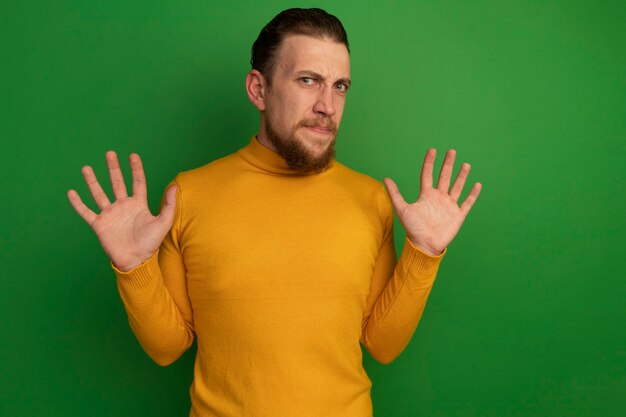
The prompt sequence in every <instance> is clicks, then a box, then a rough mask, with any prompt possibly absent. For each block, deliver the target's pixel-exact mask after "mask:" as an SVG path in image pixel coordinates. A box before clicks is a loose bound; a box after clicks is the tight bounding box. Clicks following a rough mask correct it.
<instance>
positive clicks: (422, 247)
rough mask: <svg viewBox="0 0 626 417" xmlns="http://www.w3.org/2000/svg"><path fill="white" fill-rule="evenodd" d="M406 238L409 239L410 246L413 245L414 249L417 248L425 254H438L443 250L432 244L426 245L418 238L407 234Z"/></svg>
mask: <svg viewBox="0 0 626 417" xmlns="http://www.w3.org/2000/svg"><path fill="white" fill-rule="evenodd" d="M407 238H408V239H409V243H410V244H411V246H413V247H414V248H416V249H419V250H420V251H422V252H424V253H425V254H426V255H429V256H439V255H441V254H442V253H443V251H444V250H445V248H443V249H440V248H437V247H434V246H432V245H428V244H425V243H423V242H420V241H419V240H418V239H414V238H412V237H411V236H407Z"/></svg>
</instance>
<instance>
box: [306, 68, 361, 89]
mask: <svg viewBox="0 0 626 417" xmlns="http://www.w3.org/2000/svg"><path fill="white" fill-rule="evenodd" d="M296 76H297V77H303V76H304V77H311V78H316V79H318V80H322V81H326V77H324V76H323V75H322V74H318V73H317V72H315V71H309V70H304V71H298V72H296ZM335 83H343V84H345V85H346V86H348V87H350V85H351V84H352V81H350V78H340V79H338V80H337V81H335Z"/></svg>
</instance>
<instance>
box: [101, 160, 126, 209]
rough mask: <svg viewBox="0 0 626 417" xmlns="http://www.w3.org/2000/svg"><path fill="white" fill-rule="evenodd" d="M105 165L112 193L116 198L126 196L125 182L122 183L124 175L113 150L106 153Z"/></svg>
mask: <svg viewBox="0 0 626 417" xmlns="http://www.w3.org/2000/svg"><path fill="white" fill-rule="evenodd" d="M106 159H107V166H108V167H109V176H110V177H111V185H112V186H113V195H114V196H115V198H116V199H118V198H123V197H128V193H127V192H126V184H124V176H123V175H122V170H121V168H120V164H119V162H118V161H117V154H116V153H115V152H113V151H108V152H107V153H106Z"/></svg>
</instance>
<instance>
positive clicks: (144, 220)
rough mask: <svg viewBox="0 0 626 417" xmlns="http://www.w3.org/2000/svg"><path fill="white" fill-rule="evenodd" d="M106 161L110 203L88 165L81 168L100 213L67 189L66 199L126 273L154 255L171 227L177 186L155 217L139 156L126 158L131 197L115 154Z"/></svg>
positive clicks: (74, 192) (170, 192) (134, 155)
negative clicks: (110, 186) (130, 175)
mask: <svg viewBox="0 0 626 417" xmlns="http://www.w3.org/2000/svg"><path fill="white" fill-rule="evenodd" d="M106 160H107V166H108V168H109V176H110V177H111V184H112V186H113V194H114V195H115V201H114V202H113V203H111V202H110V201H109V198H108V197H107V195H106V194H105V193H104V191H103V190H102V187H101V186H100V184H99V183H98V180H97V179H96V175H95V174H94V172H93V169H92V168H91V167H90V166H85V167H83V169H82V173H83V177H84V178H85V182H86V183H87V186H88V187H89V191H90V192H91V195H92V196H93V199H94V200H95V202H96V205H97V206H98V207H99V208H100V210H101V211H100V214H96V213H94V212H93V211H91V210H90V209H89V207H87V206H86V205H85V204H84V203H83V202H82V200H81V198H80V196H79V195H78V193H77V192H76V191H75V190H69V191H68V193H67V197H68V198H69V200H70V203H71V204H72V206H73V207H74V209H75V210H76V212H77V213H78V214H79V215H80V217H82V218H83V220H85V221H86V222H87V223H88V224H89V226H91V228H92V229H93V230H94V232H96V235H97V236H98V240H100V243H101V244H102V248H103V249H104V252H105V253H106V254H107V255H108V256H109V258H110V259H111V261H112V262H113V264H114V265H115V266H116V267H117V268H118V269H120V270H121V271H129V270H130V269H132V268H134V267H136V266H139V265H141V264H142V263H143V262H145V261H146V260H148V259H149V258H150V257H152V255H154V253H156V251H157V249H158V248H159V246H160V245H161V242H162V241H163V239H164V238H165V235H166V234H167V232H168V231H169V229H170V228H171V227H172V223H173V221H174V210H175V207H176V186H171V187H170V188H169V189H168V190H167V192H166V194H165V202H164V204H163V207H162V209H161V213H160V214H159V215H158V216H156V217H155V216H153V215H152V214H151V213H150V209H149V208H148V199H147V191H146V177H145V174H144V171H143V166H142V164H141V159H140V158H139V155H137V154H131V155H130V157H129V160H130V166H131V169H132V175H133V195H132V196H130V197H129V196H128V193H127V192H126V185H125V184H124V177H123V176H122V171H121V169H120V165H119V163H118V160H117V155H116V154H115V152H113V151H109V152H107V153H106Z"/></svg>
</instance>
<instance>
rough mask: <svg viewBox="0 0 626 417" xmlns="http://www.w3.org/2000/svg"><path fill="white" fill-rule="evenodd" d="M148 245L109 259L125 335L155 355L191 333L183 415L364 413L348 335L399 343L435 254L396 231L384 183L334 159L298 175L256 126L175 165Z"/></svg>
mask: <svg viewBox="0 0 626 417" xmlns="http://www.w3.org/2000/svg"><path fill="white" fill-rule="evenodd" d="M175 183H176V184H177V185H178V191H177V196H176V198H177V204H176V216H175V219H174V224H173V226H172V228H171V230H170V232H169V234H168V235H167V237H166V238H165V240H164V242H163V244H162V245H161V248H160V249H159V252H158V253H157V254H155V256H153V257H152V258H151V259H149V260H148V261H146V262H145V263H144V264H142V265H140V266H138V267H137V268H135V269H133V270H131V271H129V272H127V273H123V272H121V271H119V270H116V271H115V272H116V275H117V282H118V288H119V291H120V294H121V297H122V300H123V302H124V305H125V307H126V311H127V313H128V320H129V323H130V326H131V328H132V330H133V331H134V333H135V335H136V336H137V339H138V340H139V342H140V343H141V345H142V346H143V348H144V349H145V351H146V352H147V353H148V355H150V357H151V358H152V359H154V361H156V362H157V363H158V364H160V365H168V364H170V363H172V362H174V361H175V360H176V359H177V358H178V357H179V356H180V355H181V354H182V353H183V352H185V350H187V349H188V348H189V346H190V345H191V343H192V341H193V338H194V336H197V337H198V351H197V357H196V361H195V366H194V381H193V384H192V386H191V388H190V394H191V403H192V407H191V414H190V415H191V416H195V417H204V416H207V417H208V416H211V417H231V416H232V417H245V416H252V417H263V416H267V417H294V416H298V417H309V416H310V417H333V416H341V417H368V416H371V415H372V403H371V397H370V388H371V381H370V379H369V378H368V376H367V374H366V373H365V370H364V369H363V365H362V355H361V349H360V346H359V342H360V343H362V344H363V345H364V346H365V347H366V348H367V350H368V351H369V352H370V353H371V355H372V356H373V357H374V358H376V359H377V360H378V361H380V362H382V363H389V362H391V361H392V360H393V359H395V358H396V357H397V356H398V355H399V354H400V352H402V350H403V349H404V348H405V347H406V345H407V343H408V342H409V340H410V339H411V336H412V335H413V332H414V331H415V328H416V326H417V323H418V322H419V319H420V317H421V315H422V311H423V309H424V306H425V304H426V299H427V298H428V294H429V293H430V289H431V287H432V285H433V282H434V280H435V276H436V274H437V269H438V267H439V263H440V261H441V258H442V257H443V254H442V255H440V256H438V257H431V256H428V255H427V254H425V253H423V252H421V251H420V250H418V249H417V248H415V247H414V246H413V245H412V244H411V242H410V241H409V240H408V239H407V240H405V244H404V249H403V251H402V254H401V256H400V259H399V260H398V262H397V265H396V254H395V250H394V241H393V211H392V206H391V202H390V200H389V198H388V196H387V192H386V190H385V188H384V186H383V185H382V184H381V183H379V182H377V181H375V180H373V179H372V178H370V177H368V176H366V175H363V174H359V173H357V172H355V171H352V170H350V169H349V168H347V167H345V166H344V165H342V164H340V163H338V162H336V161H335V162H333V164H332V166H331V167H330V168H328V169H327V170H325V171H323V172H322V173H319V174H312V175H301V174H297V173H295V172H294V171H293V170H292V169H290V168H289V167H288V166H287V164H286V163H285V161H284V160H283V159H282V158H281V157H280V156H278V154H276V153H274V152H273V151H271V150H269V149H267V148H265V147H264V146H263V145H261V144H260V143H259V142H258V140H257V139H256V137H253V138H252V140H251V142H250V144H249V145H247V146H246V147H244V148H242V149H240V150H239V151H238V152H235V153H233V154H231V155H228V156H226V157H224V158H221V159H218V160H216V161H213V162H211V163H209V164H207V165H205V166H203V167H200V168H197V169H194V170H192V171H188V172H184V173H182V174H179V175H178V176H177V177H176V179H175Z"/></svg>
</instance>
